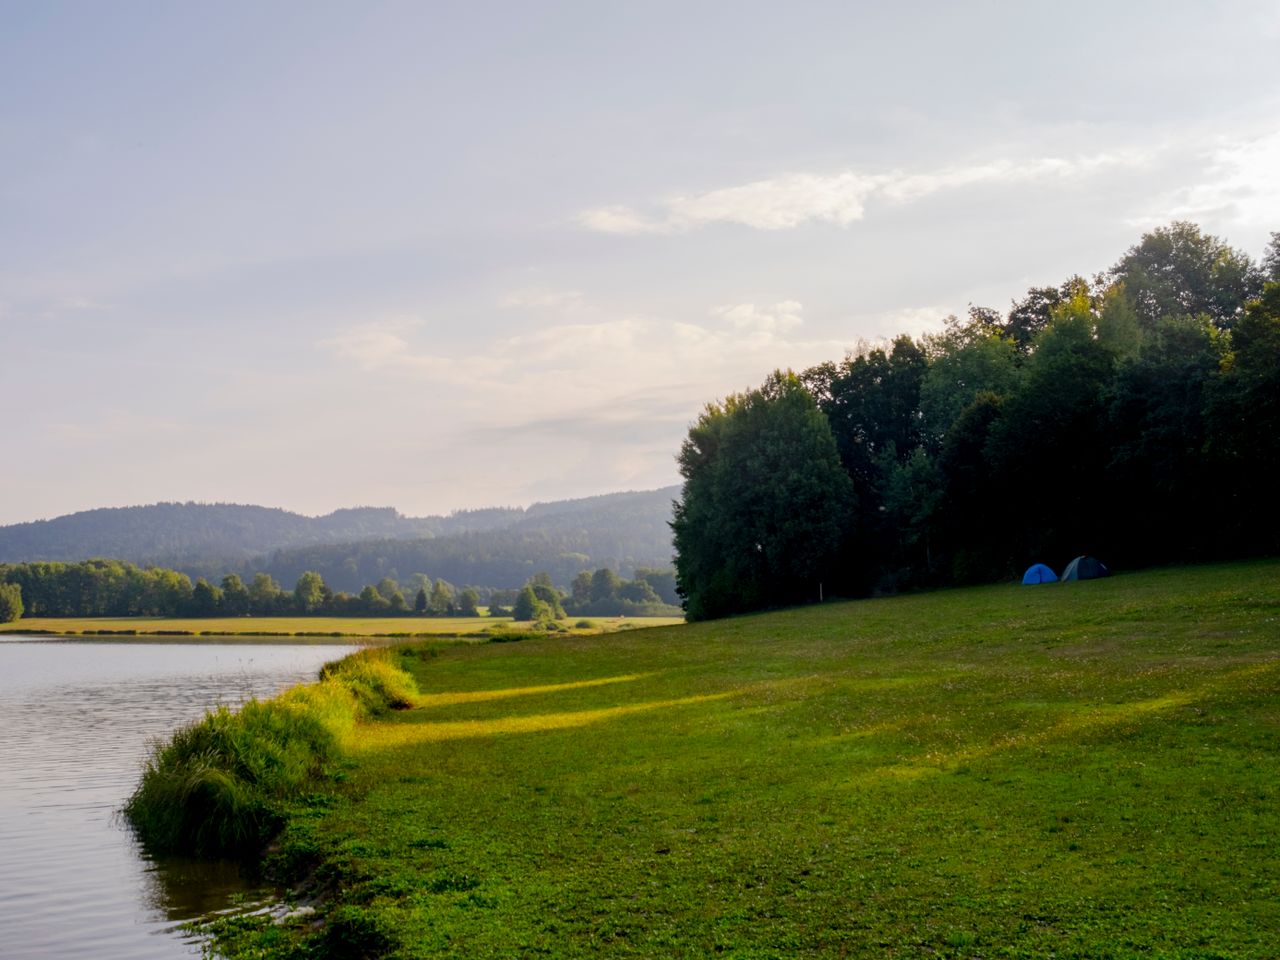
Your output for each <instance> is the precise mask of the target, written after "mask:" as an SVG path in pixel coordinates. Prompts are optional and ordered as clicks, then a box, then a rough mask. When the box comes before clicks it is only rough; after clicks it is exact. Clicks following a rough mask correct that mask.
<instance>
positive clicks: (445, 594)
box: [428, 579, 453, 617]
mask: <svg viewBox="0 0 1280 960" xmlns="http://www.w3.org/2000/svg"><path fill="white" fill-rule="evenodd" d="M428 609H429V610H430V611H431V612H432V613H434V614H435V615H436V616H437V617H447V616H449V615H450V614H452V613H453V585H452V584H451V583H447V582H445V581H444V580H443V579H440V580H437V581H436V582H435V583H434V584H432V586H431V601H430V603H429V604H428Z"/></svg>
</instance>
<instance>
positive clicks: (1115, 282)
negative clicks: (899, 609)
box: [673, 222, 1280, 619]
mask: <svg viewBox="0 0 1280 960" xmlns="http://www.w3.org/2000/svg"><path fill="white" fill-rule="evenodd" d="M679 463H680V470H681V475H682V476H683V477H684V485H683V487H682V489H681V494H680V502H679V503H678V504H677V506H676V511H675V520H674V523H673V527H674V531H675V544H676V554H677V555H676V567H677V577H678V581H679V587H680V592H681V595H682V596H683V597H684V598H685V601H686V607H687V613H688V615H689V616H690V618H691V619H701V618H709V617H716V616H723V615H726V614H731V613H735V612H740V611H745V610H753V609H760V608H764V607H772V606H780V605H785V604H791V603H800V602H807V601H810V600H817V599H819V597H820V596H822V595H828V596H829V595H832V594H842V595H863V594H867V593H872V592H892V591H896V590H901V589H907V588H914V587H923V586H935V585H943V584H948V583H973V582H981V581H991V580H998V579H1004V578H1010V577H1013V576H1014V575H1015V574H1016V573H1018V572H1020V571H1021V570H1022V569H1023V568H1024V567H1025V566H1027V565H1028V564H1030V563H1032V562H1037V561H1040V562H1045V563H1048V564H1050V565H1051V566H1054V567H1056V568H1057V569H1059V570H1061V569H1062V566H1063V565H1064V564H1065V563H1066V562H1067V561H1068V560H1069V559H1070V558H1071V557H1073V556H1076V555H1079V554H1086V553H1087V554H1092V555H1095V556H1101V557H1103V558H1105V559H1106V560H1107V561H1108V562H1109V563H1111V564H1112V565H1113V566H1118V567H1134V566H1140V565H1148V564H1162V563H1172V562H1180V561H1196V560H1206V559H1213V558H1226V557H1236V556H1246V555H1255V554H1263V553H1274V552H1277V551H1278V550H1280V510H1278V508H1277V502H1278V501H1277V498H1276V497H1275V496H1274V492H1273V491H1272V489H1271V485H1272V483H1273V481H1274V477H1275V476H1277V469H1278V468H1280V233H1277V234H1273V235H1272V241H1271V243H1270V245H1269V247H1268V248H1267V250H1266V252H1265V254H1264V257H1263V259H1262V261H1261V262H1260V263H1256V262H1255V261H1254V260H1253V259H1252V258H1250V257H1249V256H1248V255H1247V254H1245V253H1243V252H1241V251H1239V250H1236V249H1233V248H1232V247H1230V246H1228V245H1227V244H1226V243H1225V242H1223V241H1222V240H1220V239H1218V238H1217V237H1213V236H1210V235H1207V234H1205V233H1203V232H1202V231H1201V230H1200V229H1199V228H1198V227H1197V226H1196V225H1194V224H1191V223H1185V222H1178V223H1173V224H1171V225H1170V226H1168V227H1164V228H1161V229H1158V230H1155V231H1153V232H1151V233H1148V234H1146V235H1144V236H1143V237H1142V238H1141V240H1140V241H1139V242H1138V243H1137V244H1135V245H1134V246H1133V247H1131V248H1130V249H1129V250H1128V251H1127V252H1126V253H1125V254H1124V255H1123V256H1122V257H1121V258H1120V259H1119V261H1118V262H1117V263H1116V264H1115V265H1114V266H1113V267H1111V269H1109V270H1107V271H1106V272H1104V273H1102V274H1100V275H1098V276H1096V277H1093V278H1092V279H1085V278H1083V277H1079V276H1075V277H1071V278H1069V279H1067V280H1066V281H1065V282H1063V283H1060V284H1058V285H1057V286H1047V287H1036V288H1032V289H1031V290H1028V291H1027V294H1026V296H1025V297H1024V298H1022V299H1021V300H1018V301H1016V302H1014V303H1013V304H1012V305H1011V307H1010V309H1009V310H1007V311H999V310H995V309H990V308H985V307H971V308H970V309H969V310H968V313H967V315H966V316H964V317H951V318H950V319H949V320H948V322H947V325H946V328H945V329H944V330H943V331H941V332H939V333H937V334H931V335H926V336H923V337H921V338H918V339H915V338H912V337H909V336H900V337H898V338H897V339H895V340H893V341H892V342H891V343H889V344H886V345H884V346H882V347H877V348H875V349H868V350H865V351H863V352H861V353H858V354H856V355H849V356H846V357H845V358H844V359H843V360H842V361H838V362H837V361H832V362H828V363H824V364H821V365H819V366H817V367H814V368H812V369H809V370H805V371H802V372H800V373H798V374H797V373H792V372H785V373H784V372H778V373H775V374H774V375H773V376H771V377H770V378H769V379H768V381H767V382H766V383H765V384H764V385H763V386H761V387H760V388H758V389H756V390H751V391H748V392H746V393H743V394H737V395H734V396H730V397H728V398H726V399H725V400H723V401H721V402H718V403H712V404H710V405H708V407H707V408H706V409H705V411H704V412H703V414H702V415H701V417H700V418H699V419H698V421H697V422H696V423H695V424H694V425H693V426H692V427H691V429H690V431H689V436H688V438H687V439H686V441H685V443H684V445H683V447H682V448H681V451H680V456H679Z"/></svg>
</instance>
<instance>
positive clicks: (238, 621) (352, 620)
mask: <svg viewBox="0 0 1280 960" xmlns="http://www.w3.org/2000/svg"><path fill="white" fill-rule="evenodd" d="M679 622H680V621H679V620H678V619H675V618H671V617H588V618H586V619H579V618H576V617H575V618H569V619H566V620H564V621H562V623H561V626H563V628H564V629H565V630H567V631H568V632H571V633H580V634H592V633H602V632H611V631H614V630H621V629H632V628H636V627H649V626H667V625H670V624H673V623H679ZM579 624H583V625H581V626H580V625H579ZM528 627H529V624H528V623H523V622H521V621H518V620H511V619H509V618H506V617H500V618H496V619H495V618H490V617H166V618H161V617H28V618H25V619H23V620H19V621H17V622H15V623H7V624H4V625H3V626H0V634H3V633H26V634H31V633H34V634H51V635H56V636H64V637H76V636H137V637H166V636H168V637H172V636H179V637H181V636H208V637H391V638H414V637H431V636H450V637H465V636H486V635H488V634H492V633H494V632H497V631H502V630H508V629H511V630H522V629H526V628H528Z"/></svg>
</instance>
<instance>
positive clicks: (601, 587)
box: [591, 567, 622, 602]
mask: <svg viewBox="0 0 1280 960" xmlns="http://www.w3.org/2000/svg"><path fill="white" fill-rule="evenodd" d="M621 586H622V581H621V580H619V579H618V575H617V574H616V573H614V572H613V571H612V570H610V569H609V568H608V567H601V568H600V569H599V570H597V571H596V572H595V573H594V574H592V575H591V600H592V601H593V602H594V601H597V600H614V599H616V598H617V596H618V588H619V587H621Z"/></svg>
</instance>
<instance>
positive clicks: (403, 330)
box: [318, 317, 502, 383]
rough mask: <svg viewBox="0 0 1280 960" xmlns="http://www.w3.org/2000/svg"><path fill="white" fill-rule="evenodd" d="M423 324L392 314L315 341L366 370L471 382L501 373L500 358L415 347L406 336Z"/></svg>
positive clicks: (445, 380)
mask: <svg viewBox="0 0 1280 960" xmlns="http://www.w3.org/2000/svg"><path fill="white" fill-rule="evenodd" d="M422 327H423V321H422V320H421V319H419V318H417V317H394V318H390V319H387V320H376V321H371V322H369V323H361V324H356V325H355V326H352V327H348V328H347V329H345V330H342V331H339V332H338V333H337V334H335V335H334V336H332V337H329V338H328V339H325V340H321V341H320V342H319V344H318V346H320V347H321V348H323V349H326V350H329V351H330V352H332V353H334V354H335V355H337V356H338V357H341V358H344V359H346V360H349V361H351V362H353V363H354V364H355V365H356V366H357V367H359V368H360V369H361V370H363V371H365V372H368V373H385V372H394V371H397V370H399V371H402V372H406V373H413V374H427V375H430V376H431V377H432V378H433V379H436V380H438V381H442V382H455V383H456V382H471V381H479V380H485V379H489V378H491V377H496V376H501V375H502V368H501V363H500V362H499V361H495V360H494V359H492V358H486V357H483V356H476V357H449V356H442V355H438V354H432V353H423V352H419V351H417V350H415V349H414V346H413V344H412V343H411V342H410V340H409V337H410V336H411V335H412V334H413V333H414V332H415V331H417V330H419V329H420V328H422Z"/></svg>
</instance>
